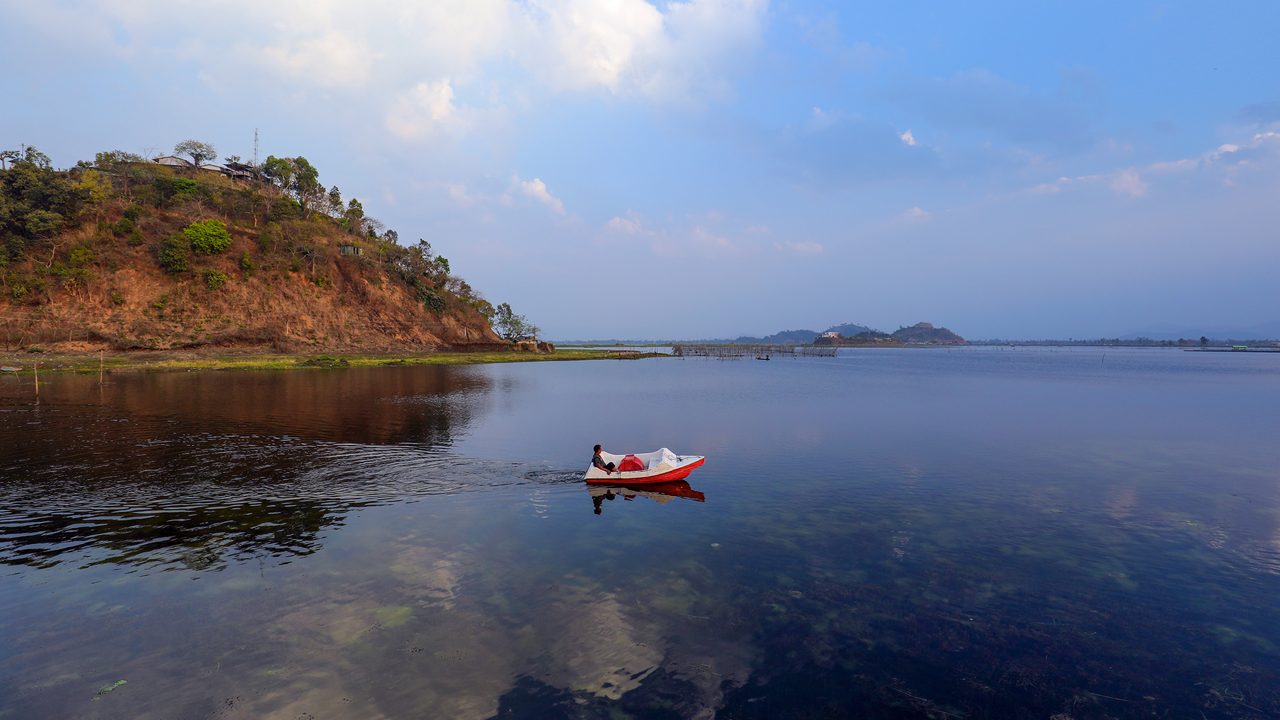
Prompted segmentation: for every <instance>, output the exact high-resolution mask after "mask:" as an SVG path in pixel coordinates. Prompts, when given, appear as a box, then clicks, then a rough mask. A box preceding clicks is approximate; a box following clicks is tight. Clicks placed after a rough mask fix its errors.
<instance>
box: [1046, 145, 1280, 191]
mask: <svg viewBox="0 0 1280 720" xmlns="http://www.w3.org/2000/svg"><path fill="white" fill-rule="evenodd" d="M1269 150H1271V151H1280V132H1274V131H1271V132H1261V133H1257V134H1255V135H1254V136H1253V137H1252V138H1250V139H1249V141H1248V142H1246V143H1243V144H1241V143H1222V144H1220V145H1218V146H1217V147H1216V148H1214V149H1213V150H1209V151H1207V152H1203V153H1200V154H1199V155H1196V156H1193V157H1187V158H1177V159H1174V160H1161V161H1159V162H1153V163H1150V164H1149V165H1146V166H1145V167H1143V168H1142V169H1141V170H1139V169H1138V168H1134V167H1128V168H1121V169H1119V170H1113V171H1110V172H1105V173H1095V174H1092V175H1076V176H1071V177H1060V178H1058V179H1057V180H1054V181H1053V182H1046V183H1041V184H1039V185H1036V186H1035V187H1032V188H1030V192H1032V193H1036V194H1055V193H1060V192H1062V191H1064V190H1068V189H1071V188H1075V187H1082V186H1088V185H1105V186H1106V187H1107V189H1109V190H1111V192H1113V193H1115V194H1116V195H1119V196H1121V197H1128V198H1139V197H1144V196H1146V194H1147V193H1148V191H1149V189H1150V188H1149V186H1148V184H1147V177H1149V176H1157V177H1158V176H1168V175H1178V174H1187V173H1193V172H1205V171H1208V170H1211V169H1217V172H1218V173H1219V177H1220V178H1221V180H1222V182H1223V183H1224V184H1226V185H1228V186H1231V185H1233V184H1234V183H1235V182H1236V177H1235V176H1236V175H1237V174H1238V173H1239V172H1240V171H1241V170H1242V169H1244V168H1247V167H1249V166H1250V164H1251V163H1253V162H1254V160H1255V158H1256V157H1258V156H1263V155H1264V154H1265V153H1266V152H1268V151H1269Z"/></svg>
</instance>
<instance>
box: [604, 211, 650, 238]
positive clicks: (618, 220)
mask: <svg viewBox="0 0 1280 720" xmlns="http://www.w3.org/2000/svg"><path fill="white" fill-rule="evenodd" d="M604 227H605V229H606V230H608V231H609V232H614V233H619V234H621V235H639V234H641V233H642V232H644V226H642V225H641V224H640V219H639V218H638V217H636V216H635V214H634V213H627V217H622V216H615V217H612V218H610V219H609V222H607V223H605V226H604Z"/></svg>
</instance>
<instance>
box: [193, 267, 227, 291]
mask: <svg viewBox="0 0 1280 720" xmlns="http://www.w3.org/2000/svg"><path fill="white" fill-rule="evenodd" d="M200 275H201V276H202V277H204V284H205V285H206V286H208V288H209V289H210V290H218V289H220V288H221V287H222V286H223V285H226V284H227V281H228V280H230V279H231V278H230V277H228V276H227V274H226V273H224V272H222V271H221V270H205V271H203V272H201V273H200Z"/></svg>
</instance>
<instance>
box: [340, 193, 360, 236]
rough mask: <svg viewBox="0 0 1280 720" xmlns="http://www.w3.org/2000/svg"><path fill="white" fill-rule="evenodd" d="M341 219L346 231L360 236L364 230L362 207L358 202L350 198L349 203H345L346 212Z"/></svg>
mask: <svg viewBox="0 0 1280 720" xmlns="http://www.w3.org/2000/svg"><path fill="white" fill-rule="evenodd" d="M342 219H343V221H344V222H345V223H346V225H347V230H348V231H350V232H353V233H355V234H357V235H360V234H361V231H362V230H363V229H364V205H361V204H360V201H359V200H357V199H355V198H351V202H348V203H347V211H346V212H345V213H343V214H342Z"/></svg>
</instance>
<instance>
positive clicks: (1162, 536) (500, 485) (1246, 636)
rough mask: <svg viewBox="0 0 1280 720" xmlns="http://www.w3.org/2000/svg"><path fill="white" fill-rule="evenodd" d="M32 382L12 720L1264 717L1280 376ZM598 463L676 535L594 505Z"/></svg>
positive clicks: (595, 369)
mask: <svg viewBox="0 0 1280 720" xmlns="http://www.w3.org/2000/svg"><path fill="white" fill-rule="evenodd" d="M47 380H48V382H47V384H45V385H44V386H43V387H42V389H41V398H40V399H41V402H40V403H39V404H38V405H36V404H34V403H33V393H32V387H31V383H30V379H29V378H22V379H16V378H12V377H8V378H0V443H2V444H0V718H4V719H5V720H9V719H18V718H22V719H23V720H27V719H41V718H164V719H169V718H229V719H231V718H282V719H287V720H295V719H296V718H315V719H321V718H409V717H414V718H418V717H430V718H435V717H439V718H490V717H503V718H557V717H563V718H711V717H724V718H819V717H821V718H838V717H869V718H1024V717H1025V718H1050V717H1053V718H1056V719H1057V720H1063V719H1064V718H1109V717H1135V718H1136V717H1143V718H1150V717H1157V718H1205V719H1208V718H1276V717H1280V442H1277V438H1280V357H1277V356H1274V355H1238V354H1237V355H1232V354H1216V353H1212V354H1211V353H1205V354H1197V353H1185V352H1177V351H1160V350H1114V349H1108V350H1106V351H1105V352H1104V351H1103V350H1101V349H1072V350H1058V349H1005V348H992V349H986V348H967V349H957V350H938V351H911V350H888V349H881V350H866V351H858V350H854V351H842V354H841V355H840V357H838V358H805V359H776V360H773V361H770V362H756V361H751V360H744V361H737V362H732V361H731V362H723V361H714V360H678V359H657V360H645V361H632V362H614V361H599V362H582V363H536V364H518V365H495V366H483V367H423V368H391V367H389V368H376V369H350V370H334V371H314V372H293V373H186V374H162V375H116V376H108V378H107V382H106V383H105V384H104V385H102V386H99V385H98V382H97V378H96V377H68V376H54V377H52V378H47ZM594 442H602V443H604V444H605V447H606V448H607V449H609V450H612V451H626V450H640V451H644V450H651V449H654V448H656V447H660V446H669V447H671V448H672V449H674V450H676V451H677V452H685V453H698V454H705V455H707V456H708V457H709V461H708V463H707V465H706V466H705V467H703V468H702V469H700V470H698V471H697V472H695V473H694V474H693V476H692V477H691V478H690V480H691V484H692V489H694V490H696V491H699V492H701V493H703V494H704V496H705V497H704V499H703V501H699V499H697V498H686V497H669V496H663V495H656V496H650V495H632V494H629V493H620V494H618V495H615V496H612V497H609V496H603V497H595V498H593V497H592V495H591V494H590V493H589V492H588V490H587V489H586V487H585V486H583V485H582V484H581V483H580V481H579V478H580V477H581V472H582V470H583V469H584V468H585V466H586V464H587V461H588V459H589V457H590V447H591V445H592V444H593V443H594ZM686 494H692V493H686ZM120 680H124V681H126V682H125V683H124V684H118V683H117V681H120ZM108 688H111V689H110V690H109V691H108Z"/></svg>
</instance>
